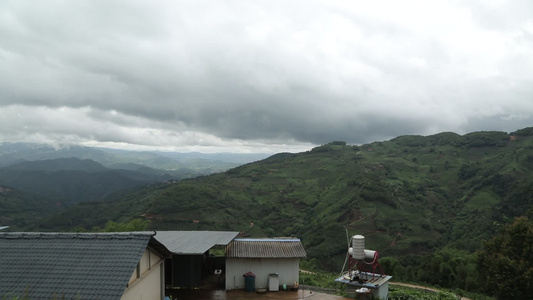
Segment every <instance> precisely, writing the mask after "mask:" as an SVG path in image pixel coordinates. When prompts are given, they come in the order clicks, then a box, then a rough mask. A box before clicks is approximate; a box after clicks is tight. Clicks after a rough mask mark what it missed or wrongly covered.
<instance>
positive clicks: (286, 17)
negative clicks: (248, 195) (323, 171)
mask: <svg viewBox="0 0 533 300" xmlns="http://www.w3.org/2000/svg"><path fill="white" fill-rule="evenodd" d="M530 8H533V6H532V5H531V4H530V2H528V1H513V2H508V1H472V2H461V1H431V2H428V1H409V0H408V1H400V2H399V1H308V2H305V4H303V3H300V2H291V1H289V2H287V1H268V2H249V1H226V2H211V1H209V2H202V1H150V2H146V1H128V2H123V1H76V2H70V1H47V2H40V1H30V0H27V1H7V2H5V5H4V8H3V10H2V12H1V13H0V37H2V41H3V42H2V45H0V64H1V65H2V68H0V109H1V110H2V111H3V112H5V113H7V114H10V115H9V117H7V118H4V119H3V120H2V121H0V124H1V125H3V126H4V127H3V128H5V129H6V130H4V131H3V133H1V134H0V140H4V141H5V140H10V141H16V140H29V139H35V140H50V141H64V142H81V143H86V144H87V143H89V144H99V143H106V144H110V145H115V146H120V147H126V146H128V147H141V148H146V147H167V148H173V147H178V148H180V149H196V148H197V147H200V148H202V149H209V151H213V150H214V149H245V150H243V151H252V150H250V149H252V148H254V149H262V150H264V149H271V151H283V149H288V148H290V149H296V148H297V149H302V148H306V147H312V145H313V144H321V143H327V142H329V141H332V140H346V141H348V142H349V143H364V142H371V141H373V140H375V139H384V138H391V137H394V136H396V135H401V134H432V133H436V132H439V131H456V132H458V133H465V132H467V131H473V130H516V129H519V128H521V127H525V126H529V125H530V124H528V122H529V123H531V117H530V116H531V114H532V113H533V107H532V104H531V101H530V96H531V92H532V89H531V88H530V86H533V85H532V78H533V74H532V72H533V71H532V70H533V54H532V53H533V51H532V50H533V30H532V28H533V25H531V24H533V17H531V15H530V14H528V13H526V12H527V11H531V10H528V9H530ZM17 116H18V117H17ZM497 126H500V127H501V128H497ZM298 145H300V146H298ZM293 146H294V147H296V148H293ZM279 147H280V148H279ZM273 149H277V150H273Z"/></svg>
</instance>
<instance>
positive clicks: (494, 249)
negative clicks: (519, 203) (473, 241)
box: [477, 217, 533, 299]
mask: <svg viewBox="0 0 533 300" xmlns="http://www.w3.org/2000/svg"><path fill="white" fill-rule="evenodd" d="M477 268H478V272H479V274H480V279H481V280H482V282H485V284H486V285H487V286H486V289H487V290H488V291H489V292H491V293H492V294H493V295H494V296H496V297H497V298H498V299H531V295H533V221H531V220H530V219H529V218H528V217H519V218H516V219H515V221H514V222H513V223H512V224H509V225H507V226H505V227H504V228H503V230H502V231H501V232H500V233H499V234H498V235H496V236H495V237H494V238H492V239H491V240H489V241H486V242H484V245H483V249H482V250H481V251H480V252H479V253H478V264H477Z"/></svg>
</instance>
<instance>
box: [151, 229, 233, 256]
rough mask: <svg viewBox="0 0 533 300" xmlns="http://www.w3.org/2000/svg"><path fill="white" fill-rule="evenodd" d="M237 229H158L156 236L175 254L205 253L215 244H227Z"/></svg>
mask: <svg viewBox="0 0 533 300" xmlns="http://www.w3.org/2000/svg"><path fill="white" fill-rule="evenodd" d="M238 234H239V232H236V231H157V234H156V235H155V236H154V238H155V239H156V240H158V241H159V242H160V243H161V244H163V245H164V246H165V247H166V248H167V249H168V250H170V252H172V253H174V254H203V253H205V252H206V251H207V250H209V249H211V248H212V247H213V246H215V245H223V246H225V245H227V244H228V243H229V242H231V241H232V240H233V239H234V238H235V237H236V236H237V235H238Z"/></svg>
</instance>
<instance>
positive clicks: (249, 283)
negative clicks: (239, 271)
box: [244, 276, 255, 293]
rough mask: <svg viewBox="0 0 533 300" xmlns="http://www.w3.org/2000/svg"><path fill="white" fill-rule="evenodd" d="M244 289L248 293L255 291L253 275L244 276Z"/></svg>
mask: <svg viewBox="0 0 533 300" xmlns="http://www.w3.org/2000/svg"><path fill="white" fill-rule="evenodd" d="M244 289H245V290H246V291H247V292H250V293H251V292H254V291H255V277H254V276H244Z"/></svg>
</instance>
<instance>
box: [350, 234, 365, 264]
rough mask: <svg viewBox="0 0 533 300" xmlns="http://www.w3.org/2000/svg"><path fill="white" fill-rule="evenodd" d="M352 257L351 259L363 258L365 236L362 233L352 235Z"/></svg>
mask: <svg viewBox="0 0 533 300" xmlns="http://www.w3.org/2000/svg"><path fill="white" fill-rule="evenodd" d="M352 248H353V249H352V257H353V259H364V258H365V237H364V236H362V235H354V236H352Z"/></svg>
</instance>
